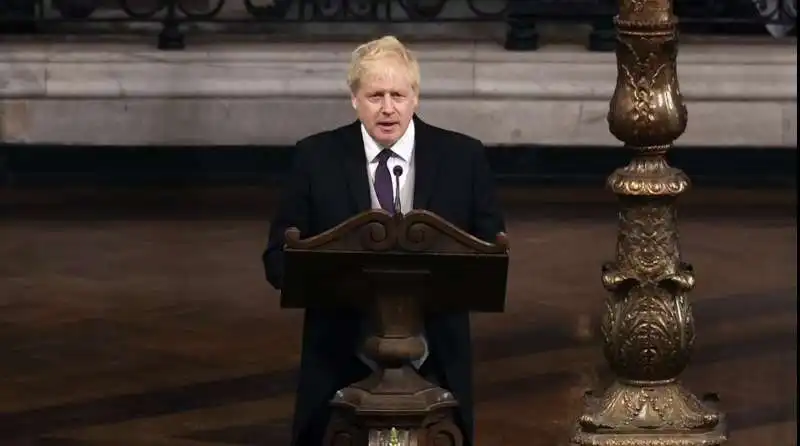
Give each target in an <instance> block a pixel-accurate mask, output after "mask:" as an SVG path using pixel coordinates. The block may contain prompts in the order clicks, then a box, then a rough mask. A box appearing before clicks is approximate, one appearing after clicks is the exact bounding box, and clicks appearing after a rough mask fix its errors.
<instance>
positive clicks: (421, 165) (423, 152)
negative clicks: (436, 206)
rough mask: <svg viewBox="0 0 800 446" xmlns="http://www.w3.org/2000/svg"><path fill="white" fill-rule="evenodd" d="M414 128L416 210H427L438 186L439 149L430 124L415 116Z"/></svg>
mask: <svg viewBox="0 0 800 446" xmlns="http://www.w3.org/2000/svg"><path fill="white" fill-rule="evenodd" d="M414 127H415V129H416V136H415V138H414V170H415V177H414V209H427V208H428V205H429V204H430V200H431V194H432V193H433V190H434V188H435V186H436V184H435V180H436V176H437V175H436V174H437V171H438V169H439V161H440V160H439V150H438V149H439V148H438V146H437V145H436V141H435V137H434V135H432V132H431V128H430V126H429V125H428V124H426V123H424V122H423V121H422V120H421V119H419V118H418V117H416V116H414Z"/></svg>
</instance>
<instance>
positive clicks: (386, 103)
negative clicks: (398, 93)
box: [381, 94, 394, 115]
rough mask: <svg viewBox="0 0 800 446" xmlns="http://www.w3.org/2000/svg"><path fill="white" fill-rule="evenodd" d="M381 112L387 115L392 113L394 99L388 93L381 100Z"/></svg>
mask: <svg viewBox="0 0 800 446" xmlns="http://www.w3.org/2000/svg"><path fill="white" fill-rule="evenodd" d="M381 112H382V113H384V114H387V115H389V114H392V113H394V101H393V100H392V97H391V96H390V95H388V94H387V95H386V96H384V97H383V100H382V101H381Z"/></svg>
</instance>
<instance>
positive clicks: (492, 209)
mask: <svg viewBox="0 0 800 446" xmlns="http://www.w3.org/2000/svg"><path fill="white" fill-rule="evenodd" d="M471 217H472V231H471V232H472V234H473V235H475V236H476V237H478V238H480V239H482V240H485V241H487V242H491V243H494V241H495V239H496V236H497V233H498V232H505V230H506V225H505V220H504V218H503V213H502V211H501V210H500V204H499V203H498V201H497V192H496V190H495V185H494V174H493V173H492V170H491V168H490V167H489V162H488V161H487V160H486V148H485V147H484V146H483V144H482V143H481V142H479V141H475V149H474V151H473V156H472V216H471Z"/></svg>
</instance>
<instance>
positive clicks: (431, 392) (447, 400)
mask: <svg viewBox="0 0 800 446" xmlns="http://www.w3.org/2000/svg"><path fill="white" fill-rule="evenodd" d="M330 404H331V406H332V407H333V415H332V417H331V422H330V424H329V426H328V431H327V434H326V436H325V446H433V445H436V446H462V444H463V442H464V440H463V435H462V433H461V430H460V429H459V428H458V426H457V425H456V424H455V423H454V422H453V411H454V410H455V408H457V407H458V402H457V401H456V399H455V398H454V397H453V394H452V393H451V392H450V391H448V390H446V389H443V388H441V387H437V386H434V385H433V384H431V383H429V382H428V381H426V380H425V379H424V378H422V377H421V376H419V375H418V374H417V373H416V371H414V370H411V369H410V368H409V367H403V368H400V369H387V370H383V371H381V372H377V373H376V374H374V375H373V376H371V377H369V378H367V379H365V380H363V381H360V382H358V383H355V384H353V385H351V386H349V387H346V388H344V389H342V390H340V391H338V392H336V395H335V396H334V398H333V399H332V400H331V403H330Z"/></svg>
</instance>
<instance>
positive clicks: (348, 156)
mask: <svg viewBox="0 0 800 446" xmlns="http://www.w3.org/2000/svg"><path fill="white" fill-rule="evenodd" d="M414 122H415V128H416V139H415V148H414V168H415V184H414V203H413V204H414V208H415V209H427V210H430V211H432V212H434V213H436V214H438V215H439V216H441V217H443V218H444V219H446V220H448V221H450V222H451V223H453V224H455V225H456V226H458V227H460V228H461V229H463V230H465V231H467V232H469V233H471V234H473V235H474V236H476V237H478V238H481V239H484V240H486V241H492V242H493V241H494V240H495V236H496V234H497V233H498V232H500V231H504V230H505V228H504V222H503V217H502V215H501V212H500V209H499V208H498V204H497V201H496V198H495V191H494V186H493V176H492V173H491V171H490V169H489V166H488V164H487V162H486V157H485V153H484V150H485V149H484V147H483V144H481V142H480V141H478V140H476V139H473V138H470V137H468V136H465V135H462V134H459V133H455V132H451V131H448V130H444V129H440V128H437V127H434V126H431V125H428V124H426V123H424V122H423V121H422V120H420V119H419V118H417V117H415V118H414ZM287 181H288V182H287V184H286V186H285V191H284V195H283V197H282V199H281V202H280V205H279V208H278V212H277V215H276V216H275V218H274V219H273V221H272V224H271V228H270V232H269V242H268V245H267V249H266V251H265V252H264V255H263V261H264V267H265V269H266V274H267V279H268V280H269V282H270V283H271V284H272V285H273V286H274V287H275V288H277V289H280V287H281V280H282V276H283V254H282V247H283V244H284V238H283V237H284V232H285V230H286V229H287V228H288V227H291V226H295V227H297V228H299V229H300V231H301V234H302V236H303V237H310V236H313V235H316V234H319V233H321V232H324V231H325V230H327V229H330V228H332V227H334V226H336V225H338V224H339V223H341V222H343V221H344V220H347V219H348V218H350V217H352V216H354V215H356V214H358V213H360V212H363V211H366V210H368V209H370V207H371V203H370V192H369V180H368V176H367V168H366V159H365V155H364V144H363V141H362V137H361V130H360V123H359V122H354V123H352V124H350V125H347V126H344V127H340V128H338V129H335V130H332V131H328V132H323V133H319V134H316V135H313V136H310V137H308V138H306V139H304V140H302V141H300V142H298V143H297V147H296V149H295V160H294V166H293V169H292V172H291V174H290V175H289V177H288V179H287ZM360 329H361V322H360V317H359V315H358V314H355V313H353V312H349V311H337V312H332V311H314V310H307V311H306V314H305V325H304V329H303V353H302V360H301V370H300V382H299V388H298V396H297V405H296V407H295V425H294V442H293V444H295V445H303V446H305V445H307V444H308V445H311V444H314V442H315V441H320V440H319V438H320V435H321V431H322V430H324V424H325V422H326V420H327V413H328V412H327V410H328V409H327V402H328V400H329V399H330V398H331V397H332V396H333V393H335V391H336V390H339V389H340V388H342V387H345V386H347V385H349V384H350V383H352V382H354V381H357V380H360V379H363V378H364V377H366V376H367V375H368V374H369V370H368V369H367V368H366V366H364V365H363V364H362V363H361V362H360V361H359V360H358V359H357V358H356V356H355V351H356V349H357V348H358V346H359V342H360V341H362V339H361V338H360V334H361V332H360ZM425 330H426V336H427V339H428V344H429V348H430V356H429V359H428V360H427V361H426V364H428V363H431V367H433V369H435V371H436V374H437V375H438V377H439V378H440V379H441V380H443V381H444V382H443V383H442V385H443V386H445V387H447V388H449V390H451V391H452V392H453V393H454V395H455V396H456V397H457V398H458V400H459V402H460V404H461V410H460V418H461V420H460V422H461V423H460V424H462V428H463V429H464V430H465V434H466V435H465V436H466V437H467V438H469V439H471V438H472V430H473V415H472V405H473V403H472V371H471V369H472V354H471V341H470V329H469V317H468V315H467V314H450V315H443V316H435V317H433V316H431V317H428V318H427V320H426V323H425ZM469 443H472V442H471V441H470V442H469ZM317 444H318V443H316V444H314V446H317Z"/></svg>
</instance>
